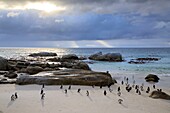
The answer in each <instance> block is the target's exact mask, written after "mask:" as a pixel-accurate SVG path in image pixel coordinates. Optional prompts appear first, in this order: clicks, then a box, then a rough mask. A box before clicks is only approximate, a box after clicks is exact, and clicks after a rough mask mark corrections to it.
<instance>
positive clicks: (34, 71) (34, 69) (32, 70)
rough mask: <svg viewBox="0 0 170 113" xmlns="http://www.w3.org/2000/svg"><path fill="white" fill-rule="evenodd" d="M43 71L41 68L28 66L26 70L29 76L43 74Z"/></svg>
mask: <svg viewBox="0 0 170 113" xmlns="http://www.w3.org/2000/svg"><path fill="white" fill-rule="evenodd" d="M41 71H43V68H42V67H39V66H28V67H27V68H26V72H27V73H28V74H31V75H32V74H37V73H39V72H41Z"/></svg>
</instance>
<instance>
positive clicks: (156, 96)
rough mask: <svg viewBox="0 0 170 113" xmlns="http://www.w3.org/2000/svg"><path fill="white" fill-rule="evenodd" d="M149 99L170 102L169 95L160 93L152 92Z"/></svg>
mask: <svg viewBox="0 0 170 113" xmlns="http://www.w3.org/2000/svg"><path fill="white" fill-rule="evenodd" d="M149 97H151V98H154V99H166V100H170V95H168V94H166V93H165V92H162V91H153V92H152V93H151V95H150V96H149Z"/></svg>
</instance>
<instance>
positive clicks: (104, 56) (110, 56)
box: [89, 52, 123, 62]
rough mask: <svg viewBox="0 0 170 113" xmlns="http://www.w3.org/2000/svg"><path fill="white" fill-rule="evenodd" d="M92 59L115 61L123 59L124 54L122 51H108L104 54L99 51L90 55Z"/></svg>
mask: <svg viewBox="0 0 170 113" xmlns="http://www.w3.org/2000/svg"><path fill="white" fill-rule="evenodd" d="M89 59H91V60H98V61H113V62H120V61H123V60H122V55H121V54H120V53H107V54H102V52H98V53H96V54H93V55H91V56H90V57H89Z"/></svg>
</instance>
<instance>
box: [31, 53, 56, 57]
mask: <svg viewBox="0 0 170 113" xmlns="http://www.w3.org/2000/svg"><path fill="white" fill-rule="evenodd" d="M29 56H31V57H38V56H40V57H47V56H57V54H56V53H52V52H39V53H32V54H30V55H29Z"/></svg>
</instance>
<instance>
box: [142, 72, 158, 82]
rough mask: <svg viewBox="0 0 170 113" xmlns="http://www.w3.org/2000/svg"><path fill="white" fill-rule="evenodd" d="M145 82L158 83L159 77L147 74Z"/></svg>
mask: <svg viewBox="0 0 170 113" xmlns="http://www.w3.org/2000/svg"><path fill="white" fill-rule="evenodd" d="M145 80H146V81H147V82H158V81H159V77H158V76H157V75H154V74H149V75H147V76H146V77H145Z"/></svg>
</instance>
